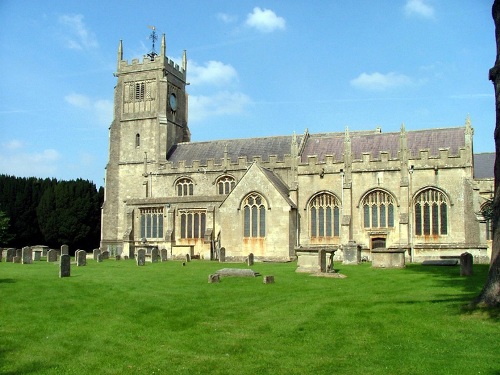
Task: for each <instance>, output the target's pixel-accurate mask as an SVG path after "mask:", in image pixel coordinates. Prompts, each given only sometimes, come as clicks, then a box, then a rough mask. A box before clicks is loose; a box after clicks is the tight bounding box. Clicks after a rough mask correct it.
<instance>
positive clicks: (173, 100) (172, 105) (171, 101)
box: [168, 93, 177, 111]
mask: <svg viewBox="0 0 500 375" xmlns="http://www.w3.org/2000/svg"><path fill="white" fill-rule="evenodd" d="M168 102H169V104H170V109H172V111H175V110H177V98H176V97H175V94H174V93H172V94H170V97H169V98H168Z"/></svg>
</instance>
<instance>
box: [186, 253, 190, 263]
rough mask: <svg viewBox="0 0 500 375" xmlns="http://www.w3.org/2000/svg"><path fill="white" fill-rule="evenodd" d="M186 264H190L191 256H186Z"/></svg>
mask: <svg viewBox="0 0 500 375" xmlns="http://www.w3.org/2000/svg"><path fill="white" fill-rule="evenodd" d="M186 262H191V255H189V254H186Z"/></svg>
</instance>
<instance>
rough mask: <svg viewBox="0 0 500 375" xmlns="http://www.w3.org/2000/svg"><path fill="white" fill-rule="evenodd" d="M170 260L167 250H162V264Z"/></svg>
mask: <svg viewBox="0 0 500 375" xmlns="http://www.w3.org/2000/svg"><path fill="white" fill-rule="evenodd" d="M167 258H168V251H167V249H161V250H160V259H161V261H162V262H166V261H167Z"/></svg>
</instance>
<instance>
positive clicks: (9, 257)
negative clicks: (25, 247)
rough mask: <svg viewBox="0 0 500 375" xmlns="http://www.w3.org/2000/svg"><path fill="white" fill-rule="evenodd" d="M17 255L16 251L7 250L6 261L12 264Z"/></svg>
mask: <svg viewBox="0 0 500 375" xmlns="http://www.w3.org/2000/svg"><path fill="white" fill-rule="evenodd" d="M15 254H16V249H12V248H11V249H7V252H6V253H5V261H6V262H8V263H12V260H13V258H14V255H15Z"/></svg>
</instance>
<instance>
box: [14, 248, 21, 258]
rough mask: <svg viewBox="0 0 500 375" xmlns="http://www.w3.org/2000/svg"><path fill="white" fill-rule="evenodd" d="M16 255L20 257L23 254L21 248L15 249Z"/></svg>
mask: <svg viewBox="0 0 500 375" xmlns="http://www.w3.org/2000/svg"><path fill="white" fill-rule="evenodd" d="M14 255H15V256H16V257H18V258H21V257H22V256H23V250H22V249H16V253H15V254H14Z"/></svg>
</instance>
